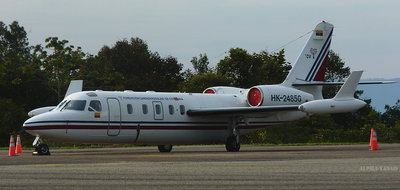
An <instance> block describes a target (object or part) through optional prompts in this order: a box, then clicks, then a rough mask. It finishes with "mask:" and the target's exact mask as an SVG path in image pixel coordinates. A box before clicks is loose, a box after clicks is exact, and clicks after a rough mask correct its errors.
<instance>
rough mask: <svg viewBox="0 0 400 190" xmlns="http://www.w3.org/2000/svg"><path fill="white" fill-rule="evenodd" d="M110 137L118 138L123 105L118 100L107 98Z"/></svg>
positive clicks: (108, 133)
mask: <svg viewBox="0 0 400 190" xmlns="http://www.w3.org/2000/svg"><path fill="white" fill-rule="evenodd" d="M107 105H108V130H107V135H108V136H117V135H119V133H120V130H121V104H120V103H119V100H118V99H116V98H107Z"/></svg>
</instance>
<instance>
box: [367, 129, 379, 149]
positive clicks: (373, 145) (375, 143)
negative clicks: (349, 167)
mask: <svg viewBox="0 0 400 190" xmlns="http://www.w3.org/2000/svg"><path fill="white" fill-rule="evenodd" d="M369 146H370V147H371V148H370V149H369V150H378V137H376V131H375V130H374V128H371V138H370V140H369Z"/></svg>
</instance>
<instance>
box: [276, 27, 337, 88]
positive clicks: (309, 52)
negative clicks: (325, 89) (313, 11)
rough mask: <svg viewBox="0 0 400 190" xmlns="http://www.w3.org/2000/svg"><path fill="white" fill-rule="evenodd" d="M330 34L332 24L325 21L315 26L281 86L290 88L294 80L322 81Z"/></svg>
mask: <svg viewBox="0 0 400 190" xmlns="http://www.w3.org/2000/svg"><path fill="white" fill-rule="evenodd" d="M332 33H333V25H332V24H330V23H327V22H325V21H323V22H321V23H319V24H317V26H316V27H315V29H314V30H313V32H312V34H311V36H310V38H309V39H308V41H307V43H306V45H305V46H304V48H303V50H302V51H301V53H300V55H299V56H298V57H297V60H296V63H295V64H294V65H293V68H292V70H291V71H290V72H289V74H288V76H287V77H286V79H285V81H284V82H283V83H282V85H284V86H292V84H293V83H295V82H296V80H299V81H302V82H304V81H323V80H324V77H325V67H326V64H327V60H328V53H329V47H330V45H331V40H332Z"/></svg>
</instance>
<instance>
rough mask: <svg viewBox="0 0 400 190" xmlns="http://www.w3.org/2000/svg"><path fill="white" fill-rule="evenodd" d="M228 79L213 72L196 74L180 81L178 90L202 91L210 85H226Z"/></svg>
mask: <svg viewBox="0 0 400 190" xmlns="http://www.w3.org/2000/svg"><path fill="white" fill-rule="evenodd" d="M227 85H229V80H228V79H227V78H225V77H223V76H221V75H218V74H215V73H211V72H209V73H202V74H196V75H194V76H193V77H191V78H189V79H188V80H187V81H185V82H182V83H181V85H180V91H182V92H203V91H204V90H205V89H206V88H208V87H212V86H227Z"/></svg>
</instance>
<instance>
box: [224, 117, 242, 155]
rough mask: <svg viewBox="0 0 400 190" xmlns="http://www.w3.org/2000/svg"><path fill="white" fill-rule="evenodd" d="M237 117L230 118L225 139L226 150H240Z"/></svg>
mask: <svg viewBox="0 0 400 190" xmlns="http://www.w3.org/2000/svg"><path fill="white" fill-rule="evenodd" d="M238 125H239V118H231V120H230V123H229V127H228V133H229V137H228V138H227V139H226V143H225V148H226V151H228V152H238V151H239V150H240V139H239V135H240V132H239V128H238Z"/></svg>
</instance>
